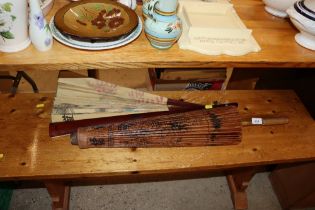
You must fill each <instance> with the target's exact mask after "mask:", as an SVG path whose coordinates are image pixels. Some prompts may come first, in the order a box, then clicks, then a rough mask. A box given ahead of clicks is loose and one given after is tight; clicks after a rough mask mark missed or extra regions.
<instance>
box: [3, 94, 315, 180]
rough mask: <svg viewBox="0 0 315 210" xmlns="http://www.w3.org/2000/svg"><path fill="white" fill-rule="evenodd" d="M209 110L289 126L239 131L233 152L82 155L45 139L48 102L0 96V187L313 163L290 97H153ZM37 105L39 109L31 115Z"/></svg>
mask: <svg viewBox="0 0 315 210" xmlns="http://www.w3.org/2000/svg"><path fill="white" fill-rule="evenodd" d="M158 94H161V95H163V96H166V97H169V98H174V99H185V100H188V101H190V102H195V103H203V104H209V103H211V102H213V101H214V100H218V101H220V102H239V111H240V113H241V116H242V117H244V118H245V117H248V116H262V115H264V116H285V117H288V119H289V123H288V124H285V125H277V126H259V127H255V126H250V127H243V138H242V142H241V143H240V144H238V145H233V146H212V147H211V146H210V147H188V148H187V147H186V148H185V147H183V148H137V149H135V148H134V149H129V148H122V149H117V148H100V149H87V150H82V149H79V148H78V147H77V146H73V145H71V144H70V138H69V137H68V136H64V137H59V138H55V139H51V138H50V137H49V136H48V124H49V122H50V110H51V106H52V98H53V95H49V94H18V95H16V96H15V97H10V96H9V95H5V94H2V95H0V101H1V102H4V103H5V105H2V106H0V153H1V154H3V158H2V159H1V160H0V180H10V179H11V180H12V179H51V178H55V179H58V178H75V177H76V178H84V177H103V176H111V175H129V174H139V173H140V174H150V173H166V172H185V171H199V170H218V169H229V168H234V167H245V166H256V165H265V164H274V163H285V162H296V161H303V160H315V121H314V120H313V119H312V118H311V117H310V116H309V114H308V112H307V111H306V110H305V108H304V106H303V105H302V104H301V102H300V101H299V99H298V98H297V96H296V95H295V93H294V92H293V91H224V92H221V91H217V92H215V91H211V92H208V91H206V92H160V93H158ZM39 103H44V104H45V107H44V108H43V109H38V108H36V105H37V104H39Z"/></svg>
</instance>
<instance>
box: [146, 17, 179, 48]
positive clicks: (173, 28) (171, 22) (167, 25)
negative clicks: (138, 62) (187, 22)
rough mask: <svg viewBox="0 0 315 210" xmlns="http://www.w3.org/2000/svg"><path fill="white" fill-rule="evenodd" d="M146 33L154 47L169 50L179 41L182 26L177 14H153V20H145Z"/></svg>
mask: <svg viewBox="0 0 315 210" xmlns="http://www.w3.org/2000/svg"><path fill="white" fill-rule="evenodd" d="M144 31H145V34H146V36H147V38H148V39H149V41H150V43H151V45H152V46H153V47H155V48H157V49H168V48H170V47H171V46H172V45H173V44H174V43H175V42H176V41H177V40H178V39H179V37H180V35H181V33H182V24H181V20H180V19H179V18H178V16H177V15H176V14H175V15H161V14H158V13H153V17H152V18H147V19H146V20H145V22H144Z"/></svg>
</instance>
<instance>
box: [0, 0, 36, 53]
mask: <svg viewBox="0 0 315 210" xmlns="http://www.w3.org/2000/svg"><path fill="white" fill-rule="evenodd" d="M27 11H28V10H27V0H0V52H17V51H20V50H23V49H25V48H26V47H28V45H29V44H30V39H29V36H28V23H27V22H28V21H27V20H28V12H27Z"/></svg>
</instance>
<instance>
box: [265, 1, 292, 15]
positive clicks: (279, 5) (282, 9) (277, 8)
mask: <svg viewBox="0 0 315 210" xmlns="http://www.w3.org/2000/svg"><path fill="white" fill-rule="evenodd" d="M296 1H297V0H263V2H264V3H265V5H266V6H265V10H266V11H267V12H268V13H270V14H272V15H274V16H277V17H281V18H286V17H288V14H287V13H286V10H287V9H288V8H289V7H290V6H292V5H293V4H294V3H295V2H296Z"/></svg>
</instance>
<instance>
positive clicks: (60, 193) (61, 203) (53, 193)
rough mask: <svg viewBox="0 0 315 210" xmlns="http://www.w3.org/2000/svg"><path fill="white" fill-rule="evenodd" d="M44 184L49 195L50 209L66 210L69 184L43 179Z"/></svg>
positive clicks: (67, 207)
mask: <svg viewBox="0 0 315 210" xmlns="http://www.w3.org/2000/svg"><path fill="white" fill-rule="evenodd" d="M44 184H45V186H46V188H47V191H48V193H49V195H50V197H51V202H52V203H51V205H52V210H68V209H69V196H70V186H69V185H65V183H64V182H62V181H45V182H44Z"/></svg>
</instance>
